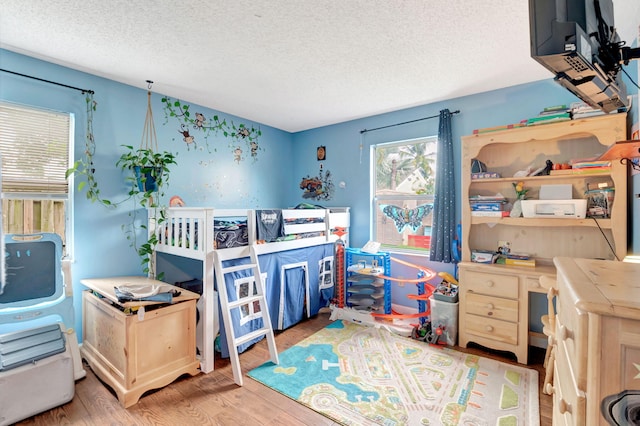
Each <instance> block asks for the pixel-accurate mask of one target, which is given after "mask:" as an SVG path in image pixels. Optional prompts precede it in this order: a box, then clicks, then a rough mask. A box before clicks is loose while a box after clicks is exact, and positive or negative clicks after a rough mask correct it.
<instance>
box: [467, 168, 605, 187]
mask: <svg viewBox="0 0 640 426" xmlns="http://www.w3.org/2000/svg"><path fill="white" fill-rule="evenodd" d="M611 174H612V172H611V170H609V171H607V172H597V173H586V172H585V173H569V174H566V175H545V176H523V177H501V178H487V179H471V184H472V185H478V184H483V183H486V184H495V183H501V182H507V183H511V182H520V181H522V182H525V183H527V182H530V183H536V184H538V183H539V184H542V183H549V181H563V182H564V181H566V180H572V179H586V178H592V177H595V178H597V177H610V176H611Z"/></svg>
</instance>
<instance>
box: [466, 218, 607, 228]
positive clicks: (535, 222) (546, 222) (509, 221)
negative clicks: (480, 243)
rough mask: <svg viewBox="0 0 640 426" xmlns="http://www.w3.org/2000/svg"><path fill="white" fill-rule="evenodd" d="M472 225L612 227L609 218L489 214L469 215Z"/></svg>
mask: <svg viewBox="0 0 640 426" xmlns="http://www.w3.org/2000/svg"><path fill="white" fill-rule="evenodd" d="M470 217H471V224H472V225H481V224H484V223H495V224H497V225H509V226H527V227H530V226H545V227H546V226H549V227H563V228H564V227H568V226H587V227H596V228H597V227H598V225H600V228H603V229H612V224H611V219H596V220H597V223H596V220H594V219H591V218H587V219H559V218H558V219H555V218H533V217H490V216H488V217H487V216H470Z"/></svg>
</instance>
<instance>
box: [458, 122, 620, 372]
mask: <svg viewBox="0 0 640 426" xmlns="http://www.w3.org/2000/svg"><path fill="white" fill-rule="evenodd" d="M627 125H628V124H627V115H626V114H610V115H604V116H599V117H594V118H588V119H582V120H572V121H565V122H559V123H553V124H546V125H539V126H530V127H522V128H516V129H510V130H504V131H497V132H490V133H484V134H474V135H469V136H464V137H462V170H463V171H462V262H461V263H460V330H459V340H460V345H461V346H466V345H467V343H469V342H471V341H473V342H476V343H478V344H481V345H483V346H487V347H490V348H493V349H498V350H505V351H510V352H513V353H515V354H516V356H517V358H518V361H519V362H521V363H526V362H527V352H528V344H529V342H528V335H529V333H528V331H529V327H528V312H529V301H528V294H529V292H530V291H534V292H539V291H541V289H540V287H539V286H536V285H534V284H533V283H535V282H536V281H537V280H538V279H539V277H540V276H541V275H549V276H554V275H555V269H554V268H553V258H554V257H556V256H567V257H581V258H589V259H596V258H600V259H609V260H614V259H616V258H618V259H620V260H622V259H623V258H624V256H625V255H626V253H627V166H626V165H623V164H621V163H620V162H619V161H617V160H613V161H611V168H610V170H608V171H606V172H604V173H603V172H602V171H600V172H597V173H574V174H559V175H549V176H532V177H513V176H514V174H515V173H516V172H518V171H520V170H526V169H528V168H533V169H536V168H539V167H542V166H544V165H545V162H546V160H551V161H552V162H553V163H566V162H568V161H569V160H573V159H593V158H595V157H598V156H599V155H600V154H602V153H604V152H605V151H606V150H607V148H609V147H610V146H611V145H613V144H614V143H615V142H617V141H621V140H626V139H627ZM473 159H478V160H480V161H482V162H483V163H485V164H486V166H487V170H488V171H490V172H497V173H499V174H500V176H502V177H500V178H491V179H471V161H472V160H473ZM518 181H522V182H524V185H525V188H527V189H529V192H528V193H527V198H528V199H536V198H538V195H539V191H540V187H541V186H542V185H560V184H569V185H571V187H572V198H585V192H586V190H587V189H588V188H591V189H594V188H596V187H597V185H598V184H607V185H608V187H614V188H615V193H616V196H615V199H614V202H613V208H612V210H611V215H610V218H599V219H596V220H594V219H593V218H589V217H587V218H585V219H574V218H555V217H552V218H524V217H517V218H515V217H478V216H472V215H471V206H470V203H469V197H470V196H475V195H485V196H489V195H496V194H502V195H504V196H505V197H506V198H507V199H508V200H509V201H510V202H513V201H515V198H516V194H515V191H514V188H513V184H514V183H516V182H518ZM498 241H509V242H510V243H511V250H512V251H514V252H525V253H529V254H530V255H531V256H532V257H534V258H535V259H536V262H537V265H538V266H536V267H535V268H533V267H532V268H528V267H510V266H504V265H486V264H478V263H473V262H471V251H472V250H474V249H481V250H492V251H495V250H497V248H498ZM496 286H498V287H499V288H500V290H499V291H496ZM485 296H489V297H490V298H492V300H493V302H492V303H488V304H485V305H479V304H478V302H477V300H478V299H479V300H484V298H485ZM514 301H515V302H516V303H515V305H514ZM514 306H515V311H514ZM480 308H481V309H480ZM505 309H508V310H509V311H510V314H509V315H502V316H501V314H503V313H504V312H501V310H505ZM498 318H499V319H498ZM488 321H493V322H496V321H497V322H496V324H492V325H487V322H488ZM478 324H482V325H483V326H482V327H480V326H478ZM499 330H503V331H504V333H503V334H502V335H501V334H500V333H499V332H498V331H499ZM507 331H508V332H507ZM511 333H515V334H511Z"/></svg>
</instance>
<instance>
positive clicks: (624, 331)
mask: <svg viewBox="0 0 640 426" xmlns="http://www.w3.org/2000/svg"><path fill="white" fill-rule="evenodd" d="M554 263H555V265H556V267H557V271H558V274H557V278H558V296H557V298H556V309H557V316H556V341H555V343H554V344H555V345H556V359H555V362H554V368H555V371H554V380H553V386H551V387H550V389H549V390H550V391H551V393H553V423H554V424H567V425H581V426H582V425H607V424H609V423H608V422H607V421H606V420H605V418H604V417H603V416H602V414H601V411H600V405H601V403H602V401H603V399H604V398H607V397H609V396H612V395H617V394H619V393H620V392H622V391H625V390H628V391H638V390H640V374H638V373H640V370H639V368H640V367H639V366H640V286H638V282H640V264H634V263H626V262H615V261H609V260H592V259H576V258H568V257H556V258H554ZM624 402H626V401H624ZM634 405H635V407H634ZM618 406H620V404H618ZM628 408H633V409H635V410H636V411H635V412H636V413H637V410H638V408H640V404H639V403H638V402H637V398H636V399H635V400H634V403H633V404H630V405H629V407H628ZM621 424H622V423H621Z"/></svg>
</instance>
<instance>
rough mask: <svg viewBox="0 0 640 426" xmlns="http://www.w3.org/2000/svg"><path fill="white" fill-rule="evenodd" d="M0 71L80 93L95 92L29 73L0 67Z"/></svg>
mask: <svg viewBox="0 0 640 426" xmlns="http://www.w3.org/2000/svg"><path fill="white" fill-rule="evenodd" d="M0 71H2V72H8V73H9V74H14V75H19V76H20V77H27V78H31V79H33V80H38V81H43V82H45V83H49V84H55V85H56V86H62V87H66V88H68V89H73V90H78V91H80V92H82V94H85V93H89V94H91V95H93V94H94V93H95V92H94V91H93V90H88V89H81V88H79V87H73V86H68V85H66V84H62V83H56V82H55V81H51V80H45V79H43V78H38V77H34V76H31V75H26V74H20V73H19V72H15V71H9V70H5V69H2V68H0Z"/></svg>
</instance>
